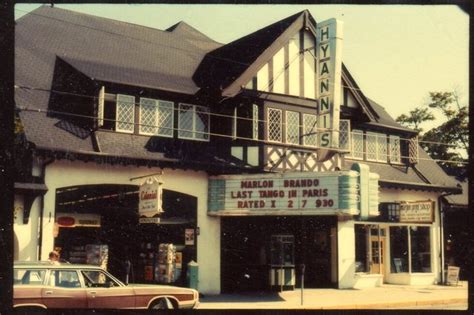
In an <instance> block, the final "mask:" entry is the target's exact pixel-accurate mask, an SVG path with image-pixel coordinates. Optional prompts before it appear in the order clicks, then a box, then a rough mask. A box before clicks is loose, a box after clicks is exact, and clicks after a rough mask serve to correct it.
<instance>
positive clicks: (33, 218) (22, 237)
mask: <svg viewBox="0 0 474 315" xmlns="http://www.w3.org/2000/svg"><path fill="white" fill-rule="evenodd" d="M40 203H41V196H39V197H37V198H36V199H35V201H34V202H33V205H32V206H31V212H30V219H29V221H28V223H27V224H24V223H23V209H24V202H23V196H21V195H15V199H14V204H13V207H14V212H13V215H14V218H13V232H14V234H15V235H16V237H17V240H18V260H36V259H37V252H38V222H39V216H40Z"/></svg>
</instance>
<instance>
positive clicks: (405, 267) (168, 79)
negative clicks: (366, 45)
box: [13, 6, 461, 294]
mask: <svg viewBox="0 0 474 315" xmlns="http://www.w3.org/2000/svg"><path fill="white" fill-rule="evenodd" d="M112 30H113V32H114V33H117V34H120V35H121V36H120V38H119V39H117V38H116V37H114V36H112V35H111V33H110V32H111V31H112ZM343 39H344V36H343V24H342V22H341V21H338V20H335V19H328V20H326V21H320V22H316V21H315V20H314V18H313V17H312V16H311V14H310V12H309V11H307V10H305V11H302V12H299V13H296V14H294V15H291V16H289V17H287V18H285V19H283V20H281V21H275V23H273V24H271V25H269V26H267V27H265V28H262V29H260V30H256V31H255V32H253V33H251V34H248V35H246V36H244V37H242V38H240V39H237V40H235V41H233V42H231V43H227V44H222V43H218V42H216V41H214V40H212V39H211V38H209V37H208V36H206V35H204V34H203V33H201V32H200V31H198V30H196V29H194V28H192V27H191V26H189V25H188V24H186V23H184V22H179V23H178V24H175V25H173V26H170V27H169V28H168V29H166V30H158V29H152V28H146V27H142V26H139V25H133V24H129V23H123V22H119V21H113V20H110V19H104V18H101V17H96V16H90V15H86V14H82V13H75V12H72V11H68V10H64V9H59V8H51V7H46V6H44V7H41V8H39V9H37V10H35V11H33V12H32V13H31V14H27V15H25V16H23V17H22V18H20V19H18V20H17V25H16V41H15V45H16V53H15V58H16V60H15V63H16V69H15V73H16V79H15V80H16V95H15V100H16V104H17V107H18V110H19V113H18V118H19V119H20V121H21V124H22V126H23V130H24V132H23V133H22V135H21V137H19V141H20V143H21V145H19V146H18V147H17V151H18V153H17V154H19V156H22V162H23V163H22V164H23V165H22V166H21V167H20V168H21V172H18V177H17V178H16V182H15V207H14V209H13V211H14V214H15V222H14V233H15V246H14V247H15V253H14V254H15V259H18V260H45V259H47V253H48V252H49V251H51V250H52V249H57V250H59V251H60V252H61V256H62V258H64V259H66V260H68V261H70V262H77V263H89V264H100V265H103V266H104V267H106V268H107V269H109V270H110V271H111V272H112V273H114V274H116V275H117V276H118V277H121V278H122V279H123V278H125V277H126V276H127V275H125V274H124V272H125V271H124V268H123V266H124V263H125V260H128V261H129V262H130V263H131V266H132V267H131V269H132V272H131V273H130V274H128V277H131V280H132V281H134V282H145V283H167V284H175V285H181V286H188V285H189V280H188V277H187V272H188V270H187V269H188V268H187V266H188V263H190V262H191V261H195V262H197V264H198V266H199V267H198V290H199V291H200V292H202V293H204V294H217V293H221V292H236V291H237V292H243V291H261V290H293V289H295V288H299V287H301V285H304V287H305V288H324V287H334V288H341V289H342V288H362V287H371V286H379V285H381V284H383V283H392V284H406V285H412V284H413V285H417V284H432V283H441V282H443V279H444V273H443V266H444V256H443V253H444V249H443V237H444V236H443V224H442V220H441V216H440V214H441V213H442V210H443V209H442V207H443V205H442V203H440V198H441V197H442V196H446V195H447V194H456V193H460V192H461V189H460V188H459V187H457V186H456V183H455V181H454V180H452V179H451V178H450V177H449V176H447V175H446V174H445V173H444V172H443V170H442V169H441V168H440V167H439V166H438V165H437V164H436V162H435V161H433V160H432V159H431V158H430V157H429V156H428V155H427V154H426V153H425V152H424V151H423V149H422V148H421V147H420V146H419V144H418V138H417V132H415V131H413V130H411V129H408V128H405V127H403V126H401V125H399V124H398V123H397V122H395V121H394V119H393V118H392V117H390V116H389V114H388V113H387V112H386V111H385V109H384V108H383V107H382V106H380V105H379V104H377V103H376V102H375V101H373V100H371V99H369V98H368V97H367V96H366V95H365V94H364V93H363V91H362V90H361V89H360V87H359V86H358V85H357V83H356V81H355V80H354V78H353V77H352V76H351V74H350V72H349V70H348V69H347V67H345V65H344V63H343V62H342V49H343ZM79 43H80V44H79ZM83 43H90V44H83ZM92 43H94V44H92ZM97 43H100V44H97ZM173 47H175V48H179V49H174V48H173ZM110 56H113V58H110ZM165 60H166V62H165ZM147 185H149V186H147ZM144 204H146V205H145V206H144ZM149 210H151V211H152V212H153V211H155V212H153V213H151V214H150V213H147V214H144V213H145V212H146V211H149ZM143 211H145V212H143ZM303 266H304V267H303ZM303 269H304V277H303V278H302V277H301V275H302V272H303ZM301 279H304V280H301ZM302 281H304V283H302Z"/></svg>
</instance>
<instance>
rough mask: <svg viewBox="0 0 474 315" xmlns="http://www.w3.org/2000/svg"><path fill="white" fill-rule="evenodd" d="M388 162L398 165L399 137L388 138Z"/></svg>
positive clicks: (399, 160)
mask: <svg viewBox="0 0 474 315" xmlns="http://www.w3.org/2000/svg"><path fill="white" fill-rule="evenodd" d="M389 139H390V152H389V154H390V162H392V163H400V162H401V157H400V137H398V136H390V138H389Z"/></svg>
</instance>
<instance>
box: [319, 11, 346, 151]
mask: <svg viewBox="0 0 474 315" xmlns="http://www.w3.org/2000/svg"><path fill="white" fill-rule="evenodd" d="M342 26H343V23H342V21H338V20H336V19H329V20H326V21H323V22H320V23H318V24H317V27H316V31H317V33H316V42H317V45H316V46H317V60H318V65H317V68H318V70H317V89H316V93H317V94H316V96H317V98H318V99H319V108H318V114H319V115H318V128H322V131H321V132H320V133H319V146H320V147H335V148H337V147H339V132H338V130H339V111H340V105H341V102H342V99H341V88H342V87H341V73H342ZM324 129H327V130H326V131H324Z"/></svg>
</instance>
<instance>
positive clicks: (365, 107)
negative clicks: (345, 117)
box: [341, 63, 378, 121]
mask: <svg viewBox="0 0 474 315" xmlns="http://www.w3.org/2000/svg"><path fill="white" fill-rule="evenodd" d="M341 78H342V80H343V81H342V82H343V83H345V84H347V85H348V86H347V88H348V89H349V90H350V91H351V92H352V95H354V97H355V99H356V100H357V101H358V103H359V104H360V106H361V108H362V111H363V113H364V114H365V115H366V116H367V117H368V118H369V120H370V121H376V120H377V118H378V116H377V112H376V111H375V110H374V109H373V108H372V107H371V106H370V103H369V100H368V99H367V97H366V96H365V95H364V93H363V92H362V90H361V89H360V87H359V85H358V84H357V82H356V81H355V79H354V78H353V77H352V75H351V73H350V72H349V69H347V67H346V65H345V64H344V63H342V71H341Z"/></svg>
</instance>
